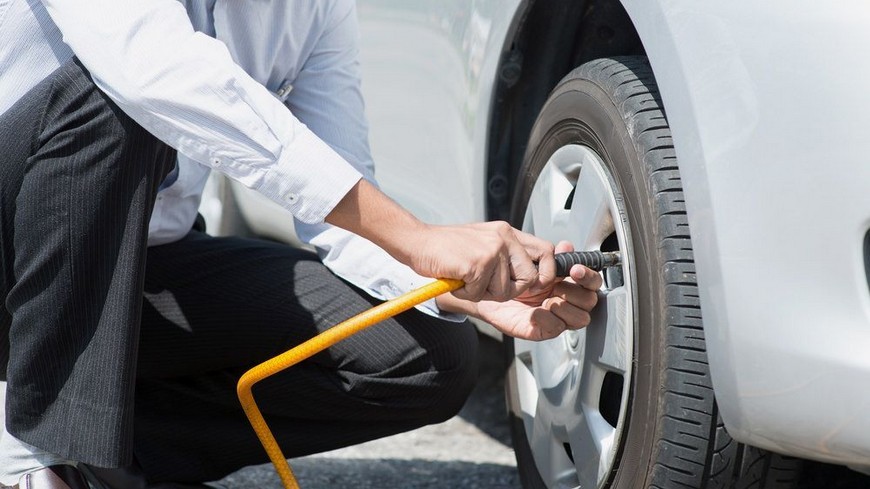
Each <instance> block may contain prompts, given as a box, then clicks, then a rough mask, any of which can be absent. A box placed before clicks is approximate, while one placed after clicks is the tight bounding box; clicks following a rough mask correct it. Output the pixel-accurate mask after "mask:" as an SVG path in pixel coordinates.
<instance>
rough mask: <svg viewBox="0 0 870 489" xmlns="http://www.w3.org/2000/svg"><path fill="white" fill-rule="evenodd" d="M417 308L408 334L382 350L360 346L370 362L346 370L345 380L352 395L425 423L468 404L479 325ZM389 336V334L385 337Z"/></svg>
mask: <svg viewBox="0 0 870 489" xmlns="http://www.w3.org/2000/svg"><path fill="white" fill-rule="evenodd" d="M415 314H416V318H417V319H418V320H417V321H415V324H413V325H410V326H408V327H407V329H406V331H407V332H408V334H409V336H406V337H405V338H397V339H396V343H397V344H396V345H389V346H385V347H383V348H382V349H381V351H380V352H378V351H370V350H369V351H367V352H362V353H361V354H360V355H361V356H365V357H367V358H366V365H367V366H366V368H365V369H364V371H363V372H360V371H359V370H357V371H356V372H347V371H346V372H345V378H344V381H345V382H346V385H347V386H348V388H349V391H350V393H351V394H352V395H355V396H358V397H361V398H364V399H367V400H370V401H374V402H377V403H378V404H382V405H384V406H385V407H387V408H392V409H395V414H396V416H400V417H402V418H412V419H414V420H415V421H416V422H418V423H419V425H421V426H422V425H425V424H433V423H440V422H442V421H446V420H447V419H449V418H451V417H453V416H455V415H456V414H457V413H458V412H459V410H460V409H461V408H462V406H463V405H464V404H465V401H466V399H467V398H468V395H469V394H470V393H471V390H472V389H473V388H474V385H475V383H476V382H477V374H478V353H477V346H478V345H477V331H476V330H475V328H474V326H472V325H471V324H470V323H467V322H466V323H462V324H456V323H447V322H443V321H438V320H435V319H433V318H429V317H428V316H423V315H422V314H420V313H415ZM387 331H388V328H384V329H383V330H381V332H383V333H386V332H387ZM369 340H371V338H369ZM375 341H376V340H375ZM388 342H389V338H384V339H383V341H381V343H382V344H386V343H388ZM409 342H413V346H408V345H407V343H409ZM402 343H406V346H402Z"/></svg>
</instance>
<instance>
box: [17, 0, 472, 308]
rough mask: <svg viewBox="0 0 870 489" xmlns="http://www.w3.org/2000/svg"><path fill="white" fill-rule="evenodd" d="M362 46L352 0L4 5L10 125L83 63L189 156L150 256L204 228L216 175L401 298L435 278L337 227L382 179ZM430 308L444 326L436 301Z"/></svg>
mask: <svg viewBox="0 0 870 489" xmlns="http://www.w3.org/2000/svg"><path fill="white" fill-rule="evenodd" d="M61 33H62V34H61ZM357 36H358V32H357V24H356V12H355V4H354V2H353V1H352V0H293V1H285V0H256V1H253V0H252V1H243V2H239V1H235V0H184V1H180V2H179V1H177V0H147V1H146V0H42V1H41V2H40V1H39V0H0V113H3V112H5V111H6V110H7V109H8V108H9V107H10V106H11V105H12V104H13V103H14V102H15V101H17V100H18V99H19V98H20V97H21V96H22V95H24V93H26V91H27V90H29V89H30V88H32V87H33V86H34V85H36V84H37V83H38V82H39V81H40V80H42V79H44V78H45V77H46V76H47V75H48V74H50V73H51V71H53V70H54V69H55V68H57V67H59V66H60V65H61V64H62V63H63V62H65V61H66V60H68V59H69V58H70V57H71V56H72V54H73V52H75V53H76V55H77V56H78V57H79V59H80V60H81V62H82V63H83V64H84V65H85V66H86V67H87V68H88V70H89V71H90V73H91V76H92V77H93V79H94V81H95V83H96V84H97V86H99V87H100V89H101V90H103V91H104V92H105V93H106V94H107V95H108V96H109V97H111V98H112V100H113V101H115V102H116V103H117V104H118V106H119V107H121V108H122V109H123V110H124V111H125V112H126V113H127V114H129V115H130V116H131V117H132V118H133V119H134V120H136V121H137V122H138V123H139V124H140V125H142V126H143V127H144V128H145V129H147V130H148V131H149V132H151V133H152V134H154V135H155V136H157V137H158V138H160V139H161V140H163V141H164V142H166V143H167V144H169V145H170V146H172V147H174V148H176V149H177V150H178V152H179V161H178V166H177V168H176V170H175V171H173V172H172V174H170V175H169V177H168V178H167V180H166V181H165V182H164V183H163V185H162V186H161V191H160V192H159V194H158V197H157V202H156V204H155V209H154V214H153V217H152V221H151V225H150V229H149V245H159V244H163V243H168V242H172V241H175V240H177V239H180V238H181V237H183V236H184V235H185V234H186V233H187V232H188V231H189V230H190V227H191V224H192V222H193V220H194V218H195V216H196V211H197V207H198V205H199V201H200V197H201V194H202V189H203V187H204V185H205V180H206V179H207V177H208V173H209V171H210V170H211V169H214V170H217V171H220V172H221V173H224V174H225V175H227V176H229V177H230V178H233V179H235V180H237V181H239V182H241V183H242V184H244V185H246V186H248V187H250V188H253V189H255V190H257V191H258V192H260V193H261V194H263V195H265V196H266V197H268V198H270V199H271V200H273V201H275V202H277V203H278V204H280V205H282V206H283V207H284V208H286V209H288V210H289V211H290V212H292V213H293V215H294V216H295V218H296V219H297V231H298V233H299V235H300V238H302V239H303V240H305V241H307V242H310V243H311V244H313V245H314V246H316V247H317V248H318V251H319V252H320V255H321V258H322V259H323V261H324V263H325V264H326V265H327V266H329V267H330V268H331V269H332V270H333V271H334V272H335V273H336V274H337V275H339V276H341V277H343V278H345V279H346V280H348V281H349V282H351V283H353V284H354V285H356V286H358V287H360V288H362V289H364V290H366V291H368V292H369V293H370V294H372V295H373V296H375V297H378V298H382V299H388V298H392V297H395V296H397V295H399V294H401V293H404V292H407V291H408V290H411V289H413V288H416V287H419V286H421V285H423V284H425V283H427V282H430V281H431V279H428V278H424V277H421V276H419V275H417V274H416V273H414V272H413V271H412V270H411V269H410V268H408V267H406V266H404V265H402V264H400V263H399V262H397V261H395V260H394V259H392V258H391V257H390V256H389V255H387V254H386V253H385V252H384V251H383V250H381V249H380V248H378V247H376V246H375V245H373V244H372V243H371V242H369V241H367V240H365V239H363V238H361V237H359V236H356V235H354V234H352V233H348V232H347V231H344V230H342V229H339V228H335V227H333V226H329V225H328V224H325V223H323V219H324V218H325V217H326V215H327V214H328V213H329V212H330V211H331V210H332V208H333V207H334V206H335V205H336V204H337V203H338V201H340V200H341V198H342V197H343V196H344V195H345V194H346V193H347V191H348V190H349V189H350V188H351V187H352V186H353V185H355V184H356V182H357V181H358V180H359V179H360V178H361V177H365V178H367V179H369V180H372V181H374V172H373V164H372V160H371V156H370V153H369V147H368V141H367V125H366V121H365V118H364V110H363V101H362V96H361V93H360V88H359V83H360V82H359V66H358V62H357ZM288 109H289V110H288ZM421 309H422V310H424V311H425V312H427V313H429V314H438V310H437V307H436V306H435V303H434V301H429V302H428V303H427V304H425V305H424V306H422V308H421ZM442 316H443V317H447V318H449V319H459V317H458V316H454V315H449V314H448V315H442Z"/></svg>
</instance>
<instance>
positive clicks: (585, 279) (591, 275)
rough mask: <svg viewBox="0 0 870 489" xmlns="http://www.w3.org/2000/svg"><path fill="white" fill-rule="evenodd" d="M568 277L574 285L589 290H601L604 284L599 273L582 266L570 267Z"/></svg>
mask: <svg viewBox="0 0 870 489" xmlns="http://www.w3.org/2000/svg"><path fill="white" fill-rule="evenodd" d="M570 276H571V279H572V281H573V282H574V283H576V284H577V285H579V286H581V287H583V288H585V289H589V290H598V289H600V288H601V284H603V283H604V279H603V278H601V274H600V273H598V272H596V271H594V270H591V269H589V268H586V267H584V266H583V265H574V266H573V267H571V271H570Z"/></svg>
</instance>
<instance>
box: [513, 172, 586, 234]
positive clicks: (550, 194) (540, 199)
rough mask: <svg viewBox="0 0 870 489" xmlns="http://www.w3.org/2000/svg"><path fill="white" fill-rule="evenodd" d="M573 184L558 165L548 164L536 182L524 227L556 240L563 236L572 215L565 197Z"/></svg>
mask: <svg viewBox="0 0 870 489" xmlns="http://www.w3.org/2000/svg"><path fill="white" fill-rule="evenodd" d="M573 188H574V186H573V184H572V183H571V181H569V180H568V178H567V176H566V175H565V174H564V173H562V171H560V169H559V168H558V167H556V166H554V165H547V166H546V167H545V168H544V170H543V171H542V172H541V176H540V177H539V178H538V181H537V182H536V183H535V188H534V190H533V191H532V195H531V199H530V201H529V208H528V210H527V211H526V222H525V223H524V225H523V228H524V229H526V230H529V232H531V233H533V234H534V235H536V236H538V237H539V238H543V239H546V240H550V241H553V242H556V241H558V240H559V239H562V236H563V235H564V233H565V229H566V228H567V227H568V223H569V219H570V211H569V210H567V209H565V201H566V200H567V198H568V196H569V195H570V194H571V190H572V189H573Z"/></svg>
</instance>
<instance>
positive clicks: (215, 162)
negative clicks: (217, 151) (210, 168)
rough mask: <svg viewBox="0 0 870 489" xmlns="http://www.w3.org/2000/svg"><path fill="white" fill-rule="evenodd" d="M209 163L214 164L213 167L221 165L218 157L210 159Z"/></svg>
mask: <svg viewBox="0 0 870 489" xmlns="http://www.w3.org/2000/svg"><path fill="white" fill-rule="evenodd" d="M211 164H212V165H214V166H215V167H218V166H221V160H220V158H215V159H213V160H211Z"/></svg>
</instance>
